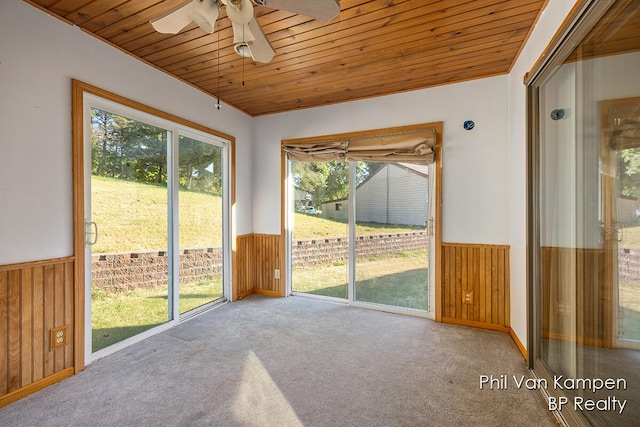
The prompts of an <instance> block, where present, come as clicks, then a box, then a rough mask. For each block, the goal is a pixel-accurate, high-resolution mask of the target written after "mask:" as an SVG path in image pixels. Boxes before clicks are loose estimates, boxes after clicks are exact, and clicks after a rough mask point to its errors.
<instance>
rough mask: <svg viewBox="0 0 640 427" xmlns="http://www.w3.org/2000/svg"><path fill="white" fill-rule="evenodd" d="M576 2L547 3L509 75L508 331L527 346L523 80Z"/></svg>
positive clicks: (525, 135)
mask: <svg viewBox="0 0 640 427" xmlns="http://www.w3.org/2000/svg"><path fill="white" fill-rule="evenodd" d="M575 3H576V1H574V0H549V2H548V3H547V6H546V9H545V10H544V12H543V13H542V15H541V16H540V19H539V20H538V23H537V24H536V26H535V29H534V31H533V32H532V33H531V35H530V37H529V40H528V41H527V43H526V45H525V47H524V48H523V49H522V51H521V52H520V56H519V57H518V60H517V61H516V63H515V64H514V66H513V68H512V69H511V73H510V74H509V101H508V110H509V117H508V124H509V125H508V139H509V149H508V151H509V152H508V164H509V170H508V181H509V245H510V257H511V269H510V273H511V277H510V285H511V288H510V297H511V300H510V302H511V328H512V329H513V330H514V332H515V333H516V335H517V336H518V338H519V340H520V342H521V343H522V344H523V345H524V346H525V347H526V346H527V288H526V280H527V270H526V267H527V175H526V171H527V121H526V119H527V117H526V92H525V86H524V84H523V77H524V75H525V73H527V72H528V71H529V70H530V69H531V68H532V67H533V65H534V63H535V62H536V61H537V59H538V58H539V57H540V55H541V54H542V52H543V51H544V49H545V47H546V46H547V45H548V43H549V41H550V40H551V38H552V37H553V35H554V34H555V33H556V31H557V29H558V28H559V27H560V26H561V24H562V21H563V20H564V19H565V18H566V16H567V15H568V14H569V12H570V11H571V9H572V8H573V6H574V4H575Z"/></svg>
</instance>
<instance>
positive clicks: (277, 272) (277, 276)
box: [275, 268, 280, 279]
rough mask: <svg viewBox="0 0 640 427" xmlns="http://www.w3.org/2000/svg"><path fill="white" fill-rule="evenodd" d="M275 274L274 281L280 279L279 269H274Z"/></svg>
mask: <svg viewBox="0 0 640 427" xmlns="http://www.w3.org/2000/svg"><path fill="white" fill-rule="evenodd" d="M275 273H276V274H275V275H276V279H279V278H280V269H279V268H276V269H275Z"/></svg>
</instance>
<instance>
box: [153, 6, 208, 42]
mask: <svg viewBox="0 0 640 427" xmlns="http://www.w3.org/2000/svg"><path fill="white" fill-rule="evenodd" d="M197 5H198V1H197V0H189V1H188V2H186V3H184V4H182V5H180V6H178V7H176V8H175V9H172V10H170V11H169V12H167V13H165V14H164V15H162V16H160V17H158V18H156V19H154V20H151V21H149V22H150V23H151V25H152V26H153V29H154V30H156V31H157V32H159V33H163V34H178V32H179V31H180V30H182V29H183V28H184V27H186V26H187V25H189V23H191V21H192V20H193V18H192V17H191V13H192V12H193V11H194V10H195V8H196V6H197Z"/></svg>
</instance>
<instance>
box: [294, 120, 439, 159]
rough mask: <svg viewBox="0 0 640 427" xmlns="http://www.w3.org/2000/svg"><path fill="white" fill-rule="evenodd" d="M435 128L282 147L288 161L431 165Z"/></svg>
mask: <svg viewBox="0 0 640 427" xmlns="http://www.w3.org/2000/svg"><path fill="white" fill-rule="evenodd" d="M435 146H436V130H435V129H434V128H428V129H421V130H412V131H407V132H396V133H391V134H378V135H370V136H369V135H368V136H360V137H351V138H348V139H346V138H345V139H343V140H332V141H314V142H301V143H292V144H283V145H282V149H283V150H284V151H285V152H286V153H287V157H288V158H289V160H293V161H298V162H323V161H331V160H345V159H349V160H363V161H369V162H404V163H418V164H429V163H433V162H434V161H435Z"/></svg>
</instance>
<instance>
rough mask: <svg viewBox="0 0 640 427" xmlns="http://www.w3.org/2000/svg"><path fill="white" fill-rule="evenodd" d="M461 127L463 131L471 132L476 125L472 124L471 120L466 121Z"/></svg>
mask: <svg viewBox="0 0 640 427" xmlns="http://www.w3.org/2000/svg"><path fill="white" fill-rule="evenodd" d="M463 126H464V130H471V129H473V128H474V127H475V126H476V124H475V123H474V122H473V120H466V121H465V122H464V125H463Z"/></svg>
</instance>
